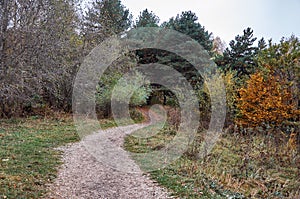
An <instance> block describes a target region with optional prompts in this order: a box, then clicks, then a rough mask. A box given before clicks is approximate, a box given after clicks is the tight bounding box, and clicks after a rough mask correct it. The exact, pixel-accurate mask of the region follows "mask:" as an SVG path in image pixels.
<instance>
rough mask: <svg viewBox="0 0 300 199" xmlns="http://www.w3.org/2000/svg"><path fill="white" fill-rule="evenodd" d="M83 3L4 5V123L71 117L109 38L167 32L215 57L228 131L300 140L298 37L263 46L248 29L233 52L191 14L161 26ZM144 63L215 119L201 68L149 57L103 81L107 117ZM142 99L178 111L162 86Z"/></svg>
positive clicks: (112, 2)
mask: <svg viewBox="0 0 300 199" xmlns="http://www.w3.org/2000/svg"><path fill="white" fill-rule="evenodd" d="M82 3H83V2H81V1H80V0H46V1H44V0H43V1H42V0H37V1H30V0H25V1H19V0H2V1H1V4H0V17H1V18H0V31H1V32H0V33H1V34H0V58H1V63H0V101H1V103H0V116H1V117H12V116H24V115H28V114H32V113H36V112H38V111H45V110H49V109H52V110H62V111H70V110H71V106H72V99H71V96H72V84H73V81H74V77H75V75H76V71H77V70H78V68H79V66H80V63H81V62H82V60H83V59H84V57H85V56H86V55H87V54H88V53H89V51H90V50H91V49H93V48H94V47H95V46H97V45H98V44H99V43H100V42H102V41H103V40H104V39H105V38H108V37H109V36H111V35H114V34H123V33H124V32H125V31H127V30H129V29H131V28H138V27H162V28H170V29H174V30H176V31H179V32H181V33H184V34H186V35H188V36H190V37H192V38H193V39H195V40H196V41H198V42H199V43H200V44H201V45H202V46H203V47H204V49H205V50H207V51H208V52H209V53H210V55H211V56H212V58H213V60H214V61H215V63H216V64H217V66H218V68H219V70H220V71H221V72H222V74H223V76H224V80H225V83H226V89H227V106H228V110H227V112H228V113H227V120H226V123H227V125H228V126H230V125H235V127H234V128H235V129H237V126H242V127H244V128H245V127H246V129H248V128H251V129H253V128H254V129H255V128H257V127H262V128H264V129H269V130H270V129H276V128H277V129H278V128H280V129H281V130H284V131H285V132H286V131H288V132H289V133H295V132H299V89H300V85H299V76H300V74H299V68H300V63H299V61H300V41H299V39H298V38H297V37H295V36H291V37H290V38H283V39H282V40H281V41H280V42H279V43H278V44H276V43H274V42H272V40H269V41H267V42H266V41H265V40H264V38H262V39H260V40H259V41H257V38H255V37H254V32H253V30H252V29H251V28H247V29H245V30H244V31H243V33H242V34H241V35H237V36H236V37H235V38H234V40H232V41H231V42H230V43H229V47H228V48H226V47H225V45H224V42H222V40H221V39H220V38H219V37H215V38H214V36H213V34H212V33H211V32H209V31H207V30H206V29H205V27H204V26H202V25H201V24H200V23H199V22H198V18H197V16H196V15H195V13H193V12H191V11H187V12H182V13H181V14H179V15H177V16H176V17H173V18H171V19H169V20H168V21H166V22H162V23H161V24H159V22H160V21H159V17H158V16H156V15H155V14H154V13H153V12H151V11H148V10H147V9H146V10H144V11H142V12H141V13H140V15H139V16H138V18H137V19H136V20H133V17H132V15H131V14H130V11H129V10H128V9H127V8H126V7H125V6H124V5H122V3H121V1H120V0H107V1H101V0H95V1H93V3H91V5H90V6H89V8H88V9H82V6H81V5H82ZM139 63H140V64H144V63H161V64H167V65H171V66H172V67H174V68H175V69H176V70H178V71H179V72H181V73H182V74H183V75H184V76H185V77H186V78H187V79H188V81H189V82H190V83H191V85H192V86H193V88H194V89H195V90H196V91H197V94H198V96H199V101H200V102H199V104H200V108H201V113H202V114H203V115H206V114H208V113H209V111H210V104H209V101H210V99H209V93H208V91H207V88H206V87H205V82H204V81H203V79H202V77H201V76H200V74H198V73H197V72H196V71H195V69H194V68H193V66H191V65H190V64H189V63H188V62H186V61H185V60H184V59H182V58H180V57H178V56H176V55H174V54H172V53H169V52H163V51H160V50H158V49H145V50H139V51H137V52H133V53H131V54H130V55H125V56H124V57H123V58H120V60H117V61H116V62H115V63H113V66H112V67H111V68H110V70H109V72H108V73H107V74H106V76H105V77H103V78H102V79H99V81H100V83H99V87H98V88H97V101H98V105H99V110H101V111H102V113H101V114H103V115H105V116H109V115H110V108H109V107H110V101H109V100H110V94H111V92H110V90H111V88H112V87H113V86H114V84H115V83H116V80H118V79H119V78H120V77H121V74H122V72H126V71H128V69H130V68H132V67H134V66H135V65H136V64H139ZM109 73H110V74H109ZM141 78H142V77H141ZM168 78H170V79H171V77H168ZM138 93H142V95H138V96H136V102H135V103H134V104H135V105H137V103H138V102H139V103H141V104H145V103H151V100H149V99H153V97H156V98H160V97H162V98H163V101H162V103H164V104H169V105H174V106H176V98H174V96H173V95H172V93H171V92H169V91H168V90H165V89H164V88H161V87H160V86H159V85H153V86H152V87H151V88H149V87H147V88H146V87H145V88H141V91H140V92H138ZM151 93H152V94H151ZM283 124H284V125H283ZM283 126H284V128H285V129H282V128H283ZM291 126H292V127H291ZM288 129H289V130H288ZM269 130H268V131H269Z"/></svg>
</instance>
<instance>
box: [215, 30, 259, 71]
mask: <svg viewBox="0 0 300 199" xmlns="http://www.w3.org/2000/svg"><path fill="white" fill-rule="evenodd" d="M243 33H244V34H243V35H242V36H240V35H237V36H236V37H235V40H232V41H230V43H229V46H230V48H226V50H225V52H224V56H223V57H222V58H221V59H219V60H217V61H216V63H217V65H218V66H220V68H222V69H223V70H224V71H225V72H226V71H230V70H231V71H236V74H237V76H239V77H243V76H245V75H246V76H249V75H250V74H253V73H254V72H255V70H256V68H257V64H256V63H255V61H254V58H255V56H256V55H257V52H258V48H257V47H255V46H253V44H254V42H255V41H256V38H255V37H253V30H251V28H247V29H245V30H244V31H243Z"/></svg>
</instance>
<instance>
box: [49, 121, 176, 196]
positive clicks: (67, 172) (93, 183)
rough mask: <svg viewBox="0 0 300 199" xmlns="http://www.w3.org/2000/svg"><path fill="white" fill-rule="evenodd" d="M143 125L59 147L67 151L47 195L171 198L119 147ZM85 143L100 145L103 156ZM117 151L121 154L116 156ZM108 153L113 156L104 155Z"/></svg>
mask: <svg viewBox="0 0 300 199" xmlns="http://www.w3.org/2000/svg"><path fill="white" fill-rule="evenodd" d="M144 126H145V124H136V125H131V126H125V127H117V128H112V129H108V130H106V131H101V132H98V133H96V134H93V135H91V136H87V138H86V139H84V140H82V141H81V142H79V143H75V144H72V145H68V146H65V147H62V148H60V149H59V150H62V151H63V152H64V155H63V157H62V160H63V162H64V164H63V165H62V167H61V168H60V170H59V173H58V177H57V179H56V180H55V182H54V183H53V184H51V185H50V186H49V194H48V195H47V196H46V198H55V199H56V198H57V199H59V198H68V199H71V198H72V199H73V198H74V199H75V198H76V199H77V198H82V199H83V198H84V199H87V198H96V199H98V198H112V199H118V198H121V199H123V198H139V199H141V198H145V199H151V198H153V199H154V198H155V199H157V198H172V197H170V196H168V195H169V194H168V193H167V192H166V190H164V189H163V188H161V187H159V186H158V185H157V184H156V183H155V182H153V181H152V180H150V178H149V177H148V176H146V175H144V174H143V172H142V171H141V170H140V169H139V167H138V166H137V165H136V164H135V163H134V162H133V161H132V160H131V159H130V157H129V156H128V154H127V152H126V151H124V150H123V149H122V148H121V147H119V146H122V144H123V140H124V137H125V135H126V134H129V133H132V132H133V131H134V130H137V129H139V128H142V127H144ZM99 143H100V144H99ZM86 144H88V145H89V146H93V145H95V146H94V147H98V151H101V153H102V156H101V154H100V157H102V158H104V159H102V160H101V161H98V160H97V159H96V158H95V157H94V156H92V155H91V154H90V153H89V152H88V150H87V149H86V147H85V146H87V145H86ZM96 144H97V145H96ZM112 146H113V147H112ZM99 147H100V150H99ZM114 153H117V154H118V156H116V157H114ZM106 154H110V155H108V156H105V155H106ZM98 155H99V154H97V156H98ZM105 158H106V159H105ZM114 158H115V159H114ZM103 161H110V163H111V164H112V165H117V166H116V167H115V168H117V167H118V166H120V167H122V169H124V167H125V169H127V170H128V169H131V171H133V172H134V173H128V172H121V171H118V170H116V169H113V168H112V167H110V166H107V164H103ZM125 163H126V164H125ZM126 167H127V168H126Z"/></svg>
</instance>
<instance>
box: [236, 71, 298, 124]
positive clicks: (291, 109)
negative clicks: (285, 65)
mask: <svg viewBox="0 0 300 199" xmlns="http://www.w3.org/2000/svg"><path fill="white" fill-rule="evenodd" d="M285 85H286V84H285V83H284V82H283V81H281V80H280V78H279V77H278V76H272V75H270V73H269V74H268V75H266V77H264V76H263V74H262V73H260V72H258V73H255V74H253V75H251V77H250V79H249V80H248V81H247V85H246V87H244V88H241V89H240V90H239V95H240V97H239V99H238V104H237V106H238V108H239V110H240V117H239V118H238V119H237V123H239V124H241V125H243V126H248V127H256V126H264V125H269V126H273V127H275V126H277V125H280V124H281V123H282V122H283V121H286V120H288V119H291V118H293V117H295V116H296V115H297V114H299V111H298V110H297V108H296V107H297V106H296V105H295V104H293V103H291V102H292V100H291V99H292V94H291V92H290V91H289V89H288V87H286V86H285Z"/></svg>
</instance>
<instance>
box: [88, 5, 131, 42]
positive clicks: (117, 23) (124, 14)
mask: <svg viewBox="0 0 300 199" xmlns="http://www.w3.org/2000/svg"><path fill="white" fill-rule="evenodd" d="M131 24H132V15H131V14H130V12H129V10H128V9H126V8H125V6H124V5H122V3H121V1H120V0H96V1H95V2H93V3H92V7H91V8H90V9H89V10H88V12H87V13H86V17H85V23H84V25H85V27H84V29H85V30H84V32H85V35H86V40H87V41H88V42H89V43H92V44H93V45H92V47H93V46H94V45H97V44H98V43H99V42H101V41H103V40H104V39H105V38H107V37H109V36H111V35H113V34H120V33H122V32H124V31H125V30H127V29H128V28H130V27H131Z"/></svg>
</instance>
